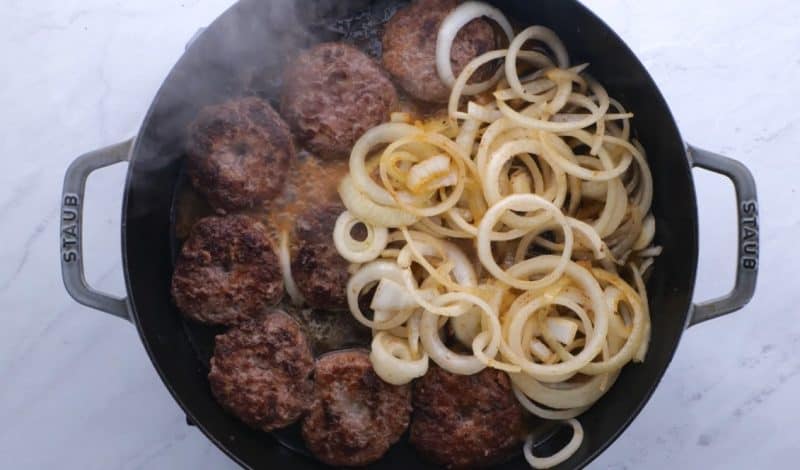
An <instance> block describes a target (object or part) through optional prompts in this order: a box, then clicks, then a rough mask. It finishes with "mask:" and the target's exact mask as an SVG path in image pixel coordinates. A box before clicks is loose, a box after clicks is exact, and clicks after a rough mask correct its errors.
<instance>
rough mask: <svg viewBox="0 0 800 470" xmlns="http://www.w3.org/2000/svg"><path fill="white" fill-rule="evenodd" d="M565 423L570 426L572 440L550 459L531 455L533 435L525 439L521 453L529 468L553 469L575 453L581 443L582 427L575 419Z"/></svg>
mask: <svg viewBox="0 0 800 470" xmlns="http://www.w3.org/2000/svg"><path fill="white" fill-rule="evenodd" d="M565 422H566V423H567V424H569V425H570V426H572V439H570V440H569V442H568V443H567V445H565V446H564V448H563V449H561V450H559V451H558V452H556V453H555V454H553V455H551V456H550V457H536V456H535V455H533V434H531V435H530V436H528V438H527V439H525V445H524V446H523V447H522V453H523V454H525V460H527V461H528V464H529V465H530V466H531V467H533V468H536V469H546V468H553V467H555V466H556V465H558V464H560V463H562V462H564V461H565V460H567V459H568V458H570V457H572V454H574V453H575V452H577V450H578V448H580V446H581V442H583V426H581V423H579V422H578V420H576V419H569V420H567V421H565Z"/></svg>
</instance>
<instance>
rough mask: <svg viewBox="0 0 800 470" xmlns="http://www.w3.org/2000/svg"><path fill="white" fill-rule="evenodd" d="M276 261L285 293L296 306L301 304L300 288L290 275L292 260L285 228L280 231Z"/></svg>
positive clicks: (302, 298) (304, 301)
mask: <svg viewBox="0 0 800 470" xmlns="http://www.w3.org/2000/svg"><path fill="white" fill-rule="evenodd" d="M278 262H279V263H280V265H281V274H282V275H283V286H284V287H285V288H286V293H287V294H289V298H290V299H292V303H293V304H294V305H296V306H298V307H299V306H301V305H303V304H305V303H306V299H305V298H304V297H303V294H301V293H300V289H298V288H297V284H295V282H294V277H293V276H292V260H291V255H290V251H289V233H288V232H287V231H286V230H281V233H280V247H279V250H278Z"/></svg>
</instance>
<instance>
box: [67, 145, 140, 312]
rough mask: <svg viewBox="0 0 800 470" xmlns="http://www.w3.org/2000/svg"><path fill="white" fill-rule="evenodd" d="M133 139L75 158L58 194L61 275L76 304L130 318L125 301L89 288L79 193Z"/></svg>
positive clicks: (122, 157)
mask: <svg viewBox="0 0 800 470" xmlns="http://www.w3.org/2000/svg"><path fill="white" fill-rule="evenodd" d="M132 145H133V139H130V140H126V141H125V142H121V143H119V144H116V145H112V146H110V147H106V148H102V149H99V150H95V151H93V152H89V153H87V154H84V155H81V156H80V157H78V158H77V159H76V160H75V161H74V162H72V164H71V165H70V166H69V168H68V169H67V174H66V175H65V176H64V189H63V191H62V193H61V276H62V278H63V279H64V287H66V289H67V292H68V293H69V295H71V296H72V298H73V299H75V300H76V301H78V302H79V303H81V304H83V305H86V306H88V307H92V308H96V309H97V310H102V311H104V312H106V313H110V314H111V315H114V316H117V317H120V318H124V319H125V320H130V316H129V315H128V305H127V300H126V299H124V298H118V297H114V296H111V295H108V294H105V293H103V292H100V291H98V290H95V289H93V288H92V287H90V286H89V284H88V283H87V282H86V276H85V275H84V272H83V237H82V231H83V194H84V191H85V189H86V178H88V177H89V174H91V173H92V172H93V171H94V170H97V169H99V168H103V167H106V166H109V165H113V164H114V163H119V162H124V161H127V160H128V156H129V154H130V150H131V147H132Z"/></svg>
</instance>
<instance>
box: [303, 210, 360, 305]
mask: <svg viewBox="0 0 800 470" xmlns="http://www.w3.org/2000/svg"><path fill="white" fill-rule="evenodd" d="M343 211H344V207H343V206H342V205H340V204H338V203H335V204H330V205H325V206H321V207H317V208H315V209H313V210H310V211H308V212H306V213H305V214H303V215H302V216H300V217H299V218H298V220H297V224H296V227H295V245H296V253H295V254H294V256H293V258H292V277H293V278H294V281H295V284H297V288H298V289H299V290H300V293H301V294H303V297H304V298H305V299H306V302H307V303H308V305H310V306H311V307H314V308H319V309H328V310H336V309H346V308H347V281H348V280H349V279H350V273H349V272H348V270H347V269H348V266H349V263H348V262H347V260H345V259H344V258H342V257H341V256H340V255H339V252H338V251H336V246H334V244H333V226H334V225H335V224H336V219H337V218H338V217H339V214H341V213H342V212H343Z"/></svg>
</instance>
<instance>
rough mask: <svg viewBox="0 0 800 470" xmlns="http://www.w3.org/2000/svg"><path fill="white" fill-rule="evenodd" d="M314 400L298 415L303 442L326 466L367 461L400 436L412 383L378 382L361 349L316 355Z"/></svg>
mask: <svg viewBox="0 0 800 470" xmlns="http://www.w3.org/2000/svg"><path fill="white" fill-rule="evenodd" d="M314 384H315V387H316V390H315V393H316V400H315V402H314V406H313V408H312V409H311V411H309V413H308V414H307V415H306V417H305V418H304V419H303V429H302V431H303V438H304V439H305V442H306V446H308V448H309V449H310V450H311V452H312V453H313V454H314V455H315V456H316V457H317V458H318V459H320V460H321V461H323V462H324V463H326V464H328V465H336V466H357V465H367V464H369V463H372V462H374V461H376V460H378V459H380V458H381V457H382V456H383V454H385V453H386V451H388V450H389V448H390V447H391V446H392V444H394V443H395V442H397V440H398V439H400V436H401V435H402V434H403V432H404V431H405V430H406V427H407V426H408V420H409V414H410V412H411V387H410V386H408V385H402V386H396V385H390V384H387V383H386V382H384V381H382V380H381V379H380V378H378V376H377V375H376V374H375V371H374V370H373V369H372V364H371V363H370V361H369V355H368V353H367V352H366V351H362V350H348V351H337V352H333V353H329V354H325V355H323V356H322V357H320V358H319V359H317V364H316V371H315V373H314Z"/></svg>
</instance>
